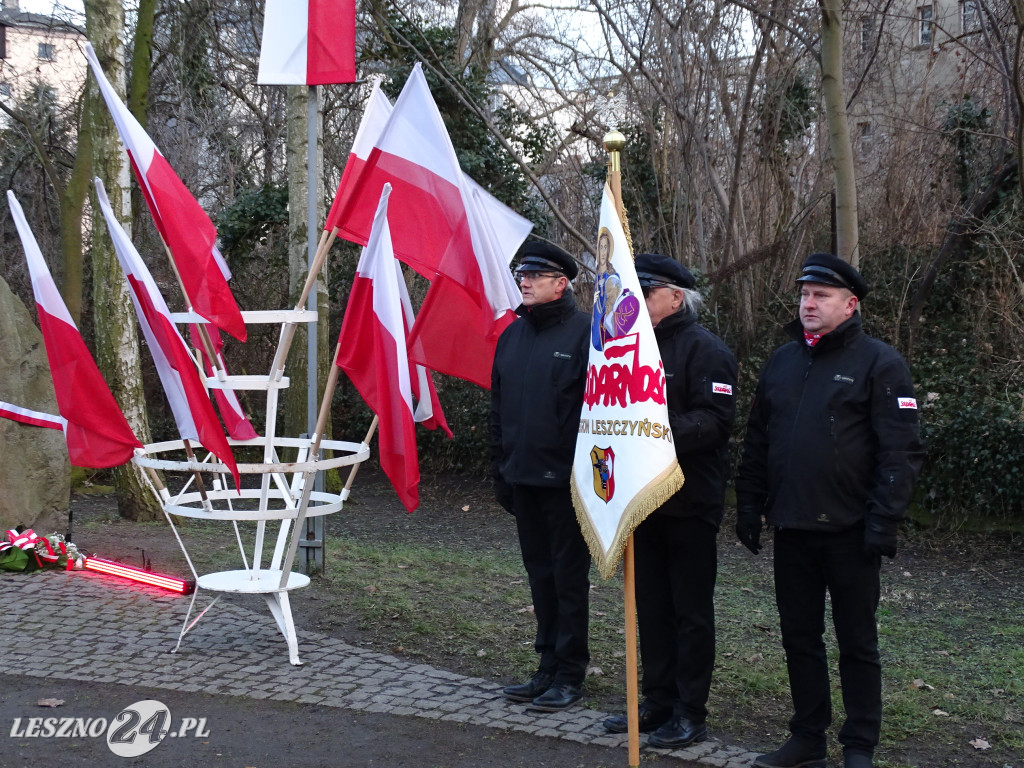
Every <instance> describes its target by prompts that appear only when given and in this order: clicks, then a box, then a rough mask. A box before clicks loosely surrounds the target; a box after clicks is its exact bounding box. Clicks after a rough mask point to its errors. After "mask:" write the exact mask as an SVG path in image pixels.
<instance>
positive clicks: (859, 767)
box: [843, 749, 875, 768]
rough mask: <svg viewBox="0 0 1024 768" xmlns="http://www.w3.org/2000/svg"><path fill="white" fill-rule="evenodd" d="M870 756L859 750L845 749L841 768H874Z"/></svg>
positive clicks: (868, 753)
mask: <svg viewBox="0 0 1024 768" xmlns="http://www.w3.org/2000/svg"><path fill="white" fill-rule="evenodd" d="M874 765H875V764H874V763H873V762H872V755H871V753H870V752H864V751H862V750H859V749H847V750H845V751H844V752H843V768H874Z"/></svg>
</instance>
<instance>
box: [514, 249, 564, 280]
mask: <svg viewBox="0 0 1024 768" xmlns="http://www.w3.org/2000/svg"><path fill="white" fill-rule="evenodd" d="M551 271H555V272H561V273H562V274H563V275H565V276H566V277H568V278H569V279H570V280H572V279H574V278H575V277H576V275H577V273H578V272H579V267H577V266H576V261H575V259H573V257H572V256H570V255H569V254H568V253H566V252H565V251H563V250H562V249H561V248H559V247H558V246H557V245H552V244H551V243H545V242H542V241H540V240H531V241H530V242H528V243H527V244H526V245H524V246H523V247H522V250H520V251H519V266H518V267H516V272H551Z"/></svg>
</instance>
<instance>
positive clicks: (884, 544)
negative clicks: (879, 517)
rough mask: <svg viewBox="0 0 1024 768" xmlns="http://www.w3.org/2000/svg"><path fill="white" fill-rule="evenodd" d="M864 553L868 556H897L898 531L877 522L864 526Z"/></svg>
mask: <svg viewBox="0 0 1024 768" xmlns="http://www.w3.org/2000/svg"><path fill="white" fill-rule="evenodd" d="M864 554H865V555H867V556H868V557H881V556H882V555H885V556H886V557H896V531H895V529H893V530H891V531H890V530H887V528H886V527H885V526H882V525H879V524H878V523H877V522H876V523H872V522H870V521H869V522H868V524H867V525H866V526H864Z"/></svg>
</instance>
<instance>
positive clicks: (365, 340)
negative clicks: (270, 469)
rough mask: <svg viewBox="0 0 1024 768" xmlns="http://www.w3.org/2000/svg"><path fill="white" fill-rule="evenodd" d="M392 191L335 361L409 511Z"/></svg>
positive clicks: (415, 482)
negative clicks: (374, 431) (364, 410)
mask: <svg viewBox="0 0 1024 768" xmlns="http://www.w3.org/2000/svg"><path fill="white" fill-rule="evenodd" d="M390 192H391V188H390V187H388V186H386V185H385V187H384V189H383V190H382V192H381V197H380V202H379V204H378V206H377V215H376V217H375V218H374V223H373V232H372V233H371V236H370V242H369V243H368V244H367V246H366V247H365V248H364V249H363V252H362V254H361V255H360V257H359V266H358V267H356V275H355V278H354V280H353V282H352V292H351V293H350V294H349V299H348V304H347V306H346V307H345V316H344V318H343V319H342V323H341V334H340V335H339V337H338V344H339V345H340V352H339V354H338V365H339V366H340V367H341V368H342V369H343V370H344V371H345V373H347V374H348V377H349V378H350V379H351V380H352V383H353V384H355V387H356V389H357V390H359V394H360V395H361V396H362V398H363V400H365V401H366V404H367V405H368V406H369V407H370V410H372V411H373V412H374V413H375V414H377V417H378V419H379V422H380V423H379V426H378V434H379V437H378V444H379V446H380V449H379V450H380V465H381V469H383V470H384V473H385V474H386V475H387V476H388V479H389V480H391V484H392V485H393V486H394V488H395V491H396V493H397V494H398V498H399V499H400V500H401V502H402V504H403V505H404V506H405V508H406V509H407V510H408V511H409V512H412V511H413V510H414V509H416V507H417V506H419V482H420V468H419V459H418V457H417V454H416V431H415V423H414V421H413V407H412V384H411V381H410V376H409V363H408V356H407V355H406V347H405V321H404V320H403V317H402V301H401V296H400V292H399V288H398V283H399V280H400V274H401V273H400V270H399V267H398V262H397V261H395V255H394V250H393V249H392V245H391V233H390V230H389V227H388V221H387V212H388V195H389V194H390Z"/></svg>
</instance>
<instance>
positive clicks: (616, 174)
mask: <svg viewBox="0 0 1024 768" xmlns="http://www.w3.org/2000/svg"><path fill="white" fill-rule="evenodd" d="M625 145H626V137H625V136H623V135H622V134H621V133H619V132H618V131H616V130H612V131H609V132H608V133H607V134H605V137H604V148H605V149H606V150H607V151H608V186H609V188H610V189H611V193H612V198H613V199H614V200H615V210H616V212H617V213H618V214H619V221H621V222H622V228H623V229H624V230H625V231H626V232H627V233H628V232H629V224H628V222H627V221H626V209H625V208H624V207H623V205H622V166H621V162H620V155H619V153H620V152H621V151H622V148H623V147H624V146H625ZM633 556H634V551H633V534H632V533H631V534H629V538H628V539H626V549H625V552H624V553H623V558H622V582H623V583H622V591H623V602H624V612H625V623H626V626H625V631H626V723H627V726H628V731H629V765H630V768H639V765H640V714H639V692H640V681H639V673H638V671H637V648H636V580H635V577H634V567H633Z"/></svg>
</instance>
